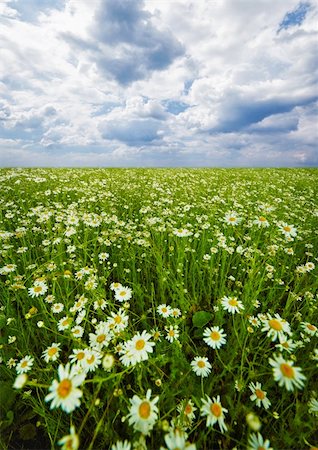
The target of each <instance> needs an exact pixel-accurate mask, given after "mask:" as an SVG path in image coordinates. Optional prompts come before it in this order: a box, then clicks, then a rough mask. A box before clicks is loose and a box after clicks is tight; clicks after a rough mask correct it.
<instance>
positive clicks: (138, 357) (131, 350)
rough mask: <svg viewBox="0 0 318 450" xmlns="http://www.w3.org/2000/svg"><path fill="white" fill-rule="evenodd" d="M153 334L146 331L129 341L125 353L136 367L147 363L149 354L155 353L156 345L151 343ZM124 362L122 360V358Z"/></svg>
mask: <svg viewBox="0 0 318 450" xmlns="http://www.w3.org/2000/svg"><path fill="white" fill-rule="evenodd" d="M151 338H152V336H151V334H149V333H147V332H146V331H145V330H144V331H143V332H142V333H141V334H140V333H137V334H136V335H135V336H133V338H132V339H130V341H127V342H126V344H125V346H124V352H125V353H126V356H128V358H130V361H131V364H132V365H135V364H136V363H138V362H140V361H146V360H147V359H148V353H152V352H153V348H152V347H154V345H155V343H154V342H150V341H149V339H151ZM120 359H121V360H122V358H120Z"/></svg>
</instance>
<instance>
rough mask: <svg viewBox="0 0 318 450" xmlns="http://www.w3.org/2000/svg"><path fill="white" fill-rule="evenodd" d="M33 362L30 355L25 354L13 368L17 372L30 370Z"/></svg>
mask: <svg viewBox="0 0 318 450" xmlns="http://www.w3.org/2000/svg"><path fill="white" fill-rule="evenodd" d="M33 363H34V358H33V357H32V356H30V355H27V356H25V357H24V358H22V359H21V361H19V362H18V364H17V365H16V368H15V370H16V371H17V374H18V375H19V374H20V373H27V372H29V371H30V370H31V368H32V366H33Z"/></svg>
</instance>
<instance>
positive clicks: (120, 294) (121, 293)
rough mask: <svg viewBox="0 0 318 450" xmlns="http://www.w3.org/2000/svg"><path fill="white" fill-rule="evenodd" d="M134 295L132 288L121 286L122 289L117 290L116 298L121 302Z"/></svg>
mask: <svg viewBox="0 0 318 450" xmlns="http://www.w3.org/2000/svg"><path fill="white" fill-rule="evenodd" d="M131 297H132V290H131V289H130V288H129V287H126V286H121V288H120V289H118V290H116V291H115V299H116V300H118V301H119V302H126V301H128V300H130V299H131Z"/></svg>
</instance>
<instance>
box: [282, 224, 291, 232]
mask: <svg viewBox="0 0 318 450" xmlns="http://www.w3.org/2000/svg"><path fill="white" fill-rule="evenodd" d="M283 229H284V231H286V232H287V233H289V232H290V231H291V228H290V227H289V226H288V225H286V226H285V227H284V228H283Z"/></svg>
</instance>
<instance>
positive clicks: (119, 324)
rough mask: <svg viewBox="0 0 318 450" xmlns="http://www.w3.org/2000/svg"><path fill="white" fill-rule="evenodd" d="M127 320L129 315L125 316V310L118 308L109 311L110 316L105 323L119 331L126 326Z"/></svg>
mask: <svg viewBox="0 0 318 450" xmlns="http://www.w3.org/2000/svg"><path fill="white" fill-rule="evenodd" d="M128 320H129V317H128V316H127V314H126V312H125V310H124V309H123V308H120V309H119V310H118V311H117V312H112V313H111V315H110V317H108V319H107V323H108V325H109V328H110V329H113V331H117V332H120V331H122V330H124V329H125V328H126V327H127V325H128Z"/></svg>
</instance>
